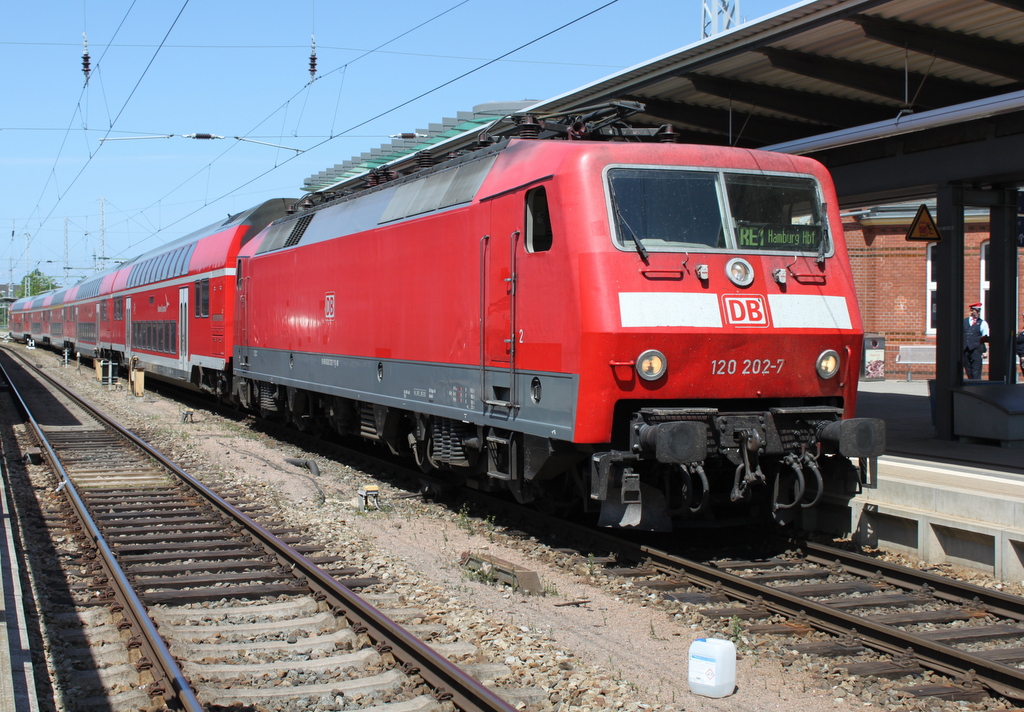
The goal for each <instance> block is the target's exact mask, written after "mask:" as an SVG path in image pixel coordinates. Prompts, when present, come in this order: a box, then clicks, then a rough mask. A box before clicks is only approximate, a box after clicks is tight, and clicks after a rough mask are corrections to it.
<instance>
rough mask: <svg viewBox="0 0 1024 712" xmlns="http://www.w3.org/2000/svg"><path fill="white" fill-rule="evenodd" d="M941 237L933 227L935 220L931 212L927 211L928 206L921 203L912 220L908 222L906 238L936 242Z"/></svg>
mask: <svg viewBox="0 0 1024 712" xmlns="http://www.w3.org/2000/svg"><path fill="white" fill-rule="evenodd" d="M941 239H942V238H941V237H940V236H939V229H938V228H937V227H935V221H934V220H932V214H931V213H930V212H928V206H927V205H924V204H923V203H922V205H921V207H920V208H918V209H917V215H915V216H914V221H913V222H912V223H910V229H909V230H907V240H911V241H913V240H920V241H922V242H938V241H939V240H941Z"/></svg>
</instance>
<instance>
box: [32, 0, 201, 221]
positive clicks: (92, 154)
mask: <svg viewBox="0 0 1024 712" xmlns="http://www.w3.org/2000/svg"><path fill="white" fill-rule="evenodd" d="M188 3H189V0H185V1H184V3H183V4H182V6H181V9H179V10H178V14H177V15H175V17H174V20H173V21H172V22H171V25H170V27H168V28H167V32H166V33H165V34H164V37H163V40H162V41H161V43H160V45H159V46H158V47H157V49H156V50H155V51H154V52H153V56H152V57H150V60H149V62H148V63H147V64H146V67H145V69H143V70H142V73H141V74H140V75H139V78H138V80H137V81H136V82H135V86H133V87H132V90H131V92H129V94H128V97H127V98H126V99H125V100H124V103H123V104H122V105H121V108H120V110H119V111H118V112H117V115H116V116H115V117H114V118H113V119H112V120H111V122H110V126H109V127H108V129H107V135H109V133H110V131H111V130H112V129H113V128H114V125H115V124H116V123H117V120H118V119H119V118H120V117H121V114H123V113H124V110H125V109H126V108H127V106H128V104H129V103H130V102H131V100H132V97H133V96H135V92H136V91H137V90H138V88H139V85H141V84H142V80H143V79H145V77H146V75H147V74H148V73H149V70H150V68H151V67H152V66H153V62H154V61H155V60H156V57H157V55H158V54H159V53H160V49H161V48H162V47H163V44H164V42H166V41H167V38H168V37H170V35H171V32H172V31H173V30H174V27H175V25H177V24H178V20H180V19H181V16H182V13H184V12H185V8H186V7H188ZM133 7H135V0H133V2H132V4H131V6H130V7H129V8H128V11H127V12H126V13H125V15H124V17H123V18H122V20H121V24H119V25H118V29H117V30H116V31H115V33H114V36H115V37H116V35H117V32H118V31H120V29H121V27H122V26H123V25H124V21H125V20H126V19H127V17H128V14H129V13H131V10H132V8H133ZM105 53H106V50H104V54H105ZM100 61H102V55H101V60H100ZM98 66H99V62H97V67H98ZM82 92H83V94H84V92H85V87H83V89H82ZM80 104H81V97H79V105H80ZM76 113H77V108H76ZM70 131H71V126H70V125H69V126H68V132H69V133H70ZM66 142H67V136H66V135H65V138H64V141H63V142H62V143H61V151H62V150H63V147H64V144H65V143H66ZM100 147H102V143H101V144H100ZM96 150H97V151H99V147H98V148H97V149H96ZM95 156H96V152H90V154H89V157H88V158H87V159H86V161H85V163H84V164H83V165H82V167H81V169H80V170H79V171H78V173H77V174H75V176H74V178H72V179H71V182H70V183H69V184H68V186H67V188H66V189H65V190H64V192H63V193H60V192H58V196H57V200H56V202H55V203H54V204H53V206H52V207H51V208H50V212H49V213H47V215H46V217H45V218H43V219H42V220H41V221H40V227H42V225H45V224H46V222H47V221H48V220H49V219H50V218H51V217H52V216H53V213H54V211H56V209H57V206H58V205H60V203H61V201H62V200H63V198H64V196H65V195H67V192H68V191H69V190H70V189H71V187H72V186H74V185H75V183H77V182H78V179H79V178H80V177H81V176H82V174H83V173H84V172H85V169H86V168H88V166H89V164H90V163H92V161H93V159H94V158H95ZM59 159H60V152H58V157H57V159H56V161H55V163H54V167H53V169H51V175H54V176H55V175H56V166H57V161H59ZM48 184H49V181H47V185H48ZM45 191H46V186H44V187H43V192H44V193H45ZM38 202H40V203H41V202H42V195H40V199H39V201H38ZM37 229H38V228H37Z"/></svg>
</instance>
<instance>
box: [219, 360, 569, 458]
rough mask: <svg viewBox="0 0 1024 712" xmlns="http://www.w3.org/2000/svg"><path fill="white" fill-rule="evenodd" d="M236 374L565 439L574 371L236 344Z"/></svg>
mask: <svg viewBox="0 0 1024 712" xmlns="http://www.w3.org/2000/svg"><path fill="white" fill-rule="evenodd" d="M235 364H236V367H235V377H236V378H248V379H252V380H256V381H265V382H267V383H274V384H277V385H283V386H291V387H294V388H301V389H303V390H306V391H311V392H316V393H325V394H328V395H333V396H339V397H342V398H349V399H352V400H357V401H363V402H368V403H377V404H380V405H386V406H389V407H392V408H400V409H403V410H409V411H414V412H417V413H426V414H429V415H437V416H441V417H445V418H450V419H452V420H461V421H465V422H469V423H475V424H478V425H490V426H493V427H497V428H506V429H509V430H515V431H517V432H522V433H528V434H531V435H537V436H540V437H544V438H552V439H556V440H566V441H571V440H572V437H573V426H574V424H575V422H576V397H577V390H578V385H579V376H577V375H575V374H565V373H546V372H529V371H516V372H515V373H514V374H513V373H512V372H511V371H510V370H509V369H495V368H487V369H481V368H480V367H479V366H460V365H454V364H438V363H425V362H417V361H399V360H392V359H376V358H365V357H354V356H330V355H325V354H309V353H299V352H293V351H279V350H272V349H248V353H246V351H245V350H243V349H236V350H235Z"/></svg>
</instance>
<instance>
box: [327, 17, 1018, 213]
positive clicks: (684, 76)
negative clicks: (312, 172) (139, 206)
mask: <svg viewBox="0 0 1024 712" xmlns="http://www.w3.org/2000/svg"><path fill="white" fill-rule="evenodd" d="M608 102H635V103H637V104H641V105H642V106H643V108H642V109H641V110H640V111H639V112H638V113H634V114H633V115H632V116H630V117H629V122H630V123H631V124H632V125H634V126H650V127H657V126H661V125H664V124H671V125H672V126H673V127H674V128H675V129H676V131H677V132H678V133H679V134H680V138H681V139H682V140H683V141H685V142H690V143H706V144H717V145H734V146H741V147H748V148H768V149H771V150H780V151H785V152H789V153H800V154H805V155H812V156H814V157H816V158H818V159H819V160H822V161H823V162H824V163H825V164H826V165H827V166H829V168H830V169H831V170H833V171H835V170H836V169H837V168H839V167H841V166H843V165H847V164H855V163H864V162H866V161H871V160H873V159H884V158H887V157H893V156H896V155H897V154H898V155H904V154H908V153H914V152H930V151H933V150H934V149H937V148H940V149H948V148H949V147H951V146H954V145H957V146H959V145H966V144H971V143H976V142H984V141H989V140H990V139H993V138H995V139H999V138H1001V137H1005V136H1009V135H1016V134H1024V113H1022V109H1024V0H812V1H810V2H805V3H800V4H797V5H793V6H790V7H788V8H785V9H783V10H780V11H778V12H776V13H774V14H772V15H768V16H766V17H764V18H761V19H759V20H757V21H755V22H751V23H748V24H745V25H741V26H739V27H737V28H735V29H732V30H730V31H728V32H724V33H722V34H719V35H716V36H713V37H710V38H708V39H705V40H702V41H700V42H697V43H694V44H692V45H689V46H686V47H683V48H681V49H679V50H677V51H674V52H670V53H668V54H665V55H663V56H661V57H656V58H654V59H652V60H650V61H648V62H645V63H643V64H639V65H637V66H635V67H631V68H629V69H626V70H624V71H621V72H618V73H616V74H613V75H611V76H609V77H606V78H604V79H601V80H599V81H596V82H593V83H591V84H588V85H585V86H583V87H580V88H577V89H574V90H572V91H569V92H566V93H564V94H562V95H560V96H556V97H553V98H551V99H548V100H545V101H540V102H537V103H536V104H534V105H533V106H529V107H526V108H523V109H521V110H520V112H519V113H521V114H532V115H537V116H541V117H543V116H565V115H570V114H573V113H579V114H585V113H586V112H587V111H589V110H591V109H593V108H594V107H596V106H600V105H602V104H606V103H608ZM499 128H500V127H499V126H497V125H492V124H490V123H487V124H484V125H481V126H480V127H475V128H474V130H473V131H469V132H463V133H461V134H460V135H459V136H458V137H454V139H453V140H452V141H451V143H450V144H449V146H455V145H456V144H457V143H458V142H460V141H461V142H468V141H470V140H472V138H473V137H474V136H475V135H477V134H478V133H479V132H481V131H490V132H494V133H500V131H499V130H498V129H499ZM998 143H999V142H998V141H997V142H995V143H991V144H990V146H989V147H990V148H997V149H998V150H996V151H994V152H990V154H991V155H986V157H985V160H984V161H981V162H979V166H978V167H977V169H976V170H974V171H973V174H972V175H969V176H966V177H968V178H977V179H978V180H993V181H994V180H1007V179H1010V180H1021V179H1024V175H1017V173H1016V171H1017V169H1016V168H1014V164H1021V163H1024V161H1021V160H1020V159H1019V155H1020V154H1017V156H1016V157H1013V158H1012V161H1013V163H1012V164H1011V163H1010V161H1011V158H1010V157H1009V156H1006V155H1005V154H1006V150H1005V148H1006V147H1005V146H1002V147H999V146H998ZM405 150H406V151H407V152H410V151H411V152H415V150H416V148H415V147H414V146H413V147H408V146H407V147H405ZM931 155H932V156H933V158H934V159H937V160H940V161H947V162H948V160H949V159H950V157H951V155H956V154H948V153H941V154H940V153H935V154H931ZM960 155H961V156H963V155H970V154H969V153H968V154H960ZM939 156H945V158H941V159H939V158H938V157H939ZM989 159H992V160H989ZM386 160H387V159H385V161H386ZM1000 160H1001V161H1002V163H1000ZM957 162H958V163H959V164H960V165H959V166H958V167H957V169H958V170H961V171H962V169H963V168H964V165H963V159H962V157H961V158H957ZM1004 164H1005V165H1004ZM879 165H880V166H881V165H884V164H879ZM940 165H941V163H940ZM967 168H968V169H970V167H969V166H968V167H967ZM917 170H920V171H926V170H928V171H931V170H934V167H933V166H932V165H931V164H929V163H923V164H920V165H919V167H918V168H917ZM968 172H969V173H970V172H971V171H970V170H968ZM959 177H964V176H962V175H960V176H959ZM942 179H943V177H942V176H939V177H938V180H942ZM907 180H908V179H907V178H903V179H902V180H901V182H902V183H907ZM911 182H912V181H911ZM933 187H934V186H933V185H932V184H930V185H923V184H922V185H920V186H916V189H908V188H906V187H903V188H901V189H899V190H896V189H895V188H886V187H885V186H883V187H882V189H881V190H878V191H874V192H873V193H872V194H871V195H868V194H867V192H866V191H865V189H864V188H862V187H860V186H859V185H858V186H857V187H853V186H850V187H849V190H848V191H847V192H848V193H849V192H850V191H852V192H857V191H860V192H861V193H863V196H862V197H863V198H864V200H877V199H880V198H883V197H886V196H888V197H891V198H896V197H909V196H911V195H916V194H924V193H927V192H928V190H930V189H933ZM307 189H309V188H308V187H307ZM840 192H841V194H842V190H841V191H840Z"/></svg>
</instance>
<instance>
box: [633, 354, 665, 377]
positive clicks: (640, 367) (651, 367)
mask: <svg viewBox="0 0 1024 712" xmlns="http://www.w3.org/2000/svg"><path fill="white" fill-rule="evenodd" d="M667 366H668V362H667V361H666V360H665V354H663V353H661V352H660V351H656V350H654V349H648V350H647V351H644V352H643V353H642V354H640V357H639V358H638V359H637V360H636V372H637V373H639V374H640V378H642V379H644V380H645V381H657V380H658V379H659V378H661V377H662V376H663V375H665V368H666V367H667Z"/></svg>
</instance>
